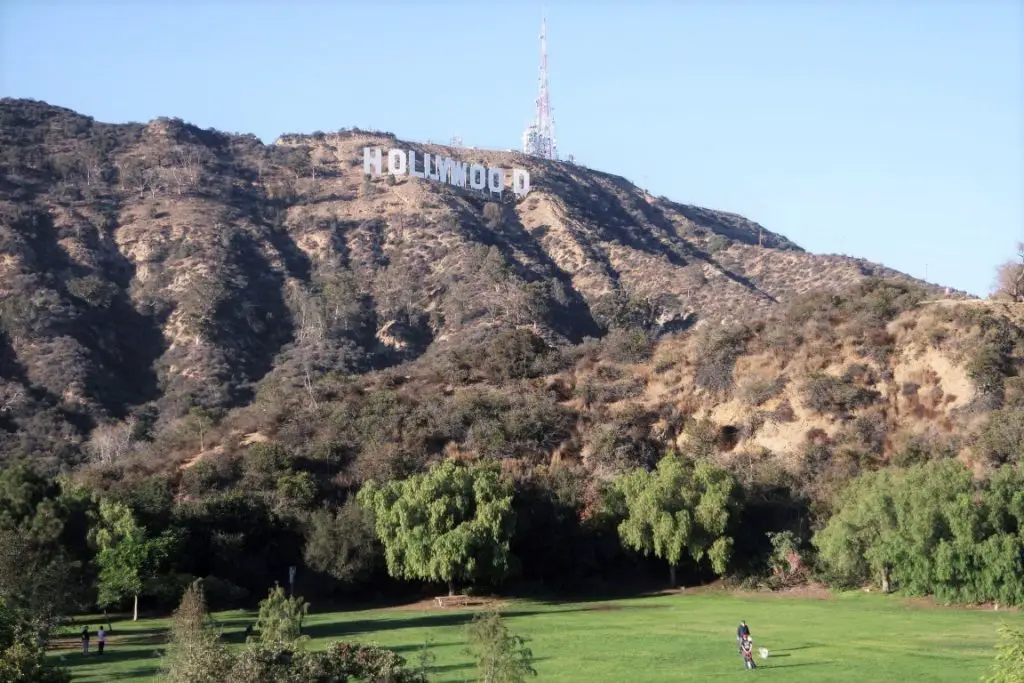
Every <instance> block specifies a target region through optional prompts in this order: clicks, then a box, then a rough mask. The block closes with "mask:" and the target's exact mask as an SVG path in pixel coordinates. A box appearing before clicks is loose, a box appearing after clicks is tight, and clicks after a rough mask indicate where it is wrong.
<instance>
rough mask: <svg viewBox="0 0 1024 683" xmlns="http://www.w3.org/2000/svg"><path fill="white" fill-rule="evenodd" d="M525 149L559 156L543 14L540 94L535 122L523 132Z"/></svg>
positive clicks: (535, 154)
mask: <svg viewBox="0 0 1024 683" xmlns="http://www.w3.org/2000/svg"><path fill="white" fill-rule="evenodd" d="M523 151H524V152H525V153H526V154H531V155H533V156H539V157H543V158H544V159H557V158H558V149H557V147H556V145H555V119H554V118H553V117H552V116H551V99H550V97H549V96H548V31H547V18H546V17H544V16H543V15H542V16H541V21H540V94H539V95H538V96H537V101H536V110H535V112H534V116H533V123H531V124H530V126H529V127H528V128H527V129H526V132H524V133H523Z"/></svg>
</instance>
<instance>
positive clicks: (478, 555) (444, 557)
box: [357, 460, 515, 595]
mask: <svg viewBox="0 0 1024 683" xmlns="http://www.w3.org/2000/svg"><path fill="white" fill-rule="evenodd" d="M357 501H358V502H359V504H360V505H361V506H362V507H363V508H364V509H366V510H370V511H372V512H373V515H374V530H375V531H376V534H377V537H378V538H379V539H380V541H381V543H382V545H383V546H384V557H385V559H386V561H387V567H388V573H389V574H390V575H391V576H392V577H394V578H404V579H422V580H426V581H440V582H444V583H446V584H447V585H448V594H449V595H453V594H454V593H455V583H456V582H473V581H477V580H479V579H482V578H490V579H495V580H500V579H501V578H503V577H504V576H505V575H506V573H507V572H508V570H509V565H510V561H511V558H512V555H511V551H510V549H509V546H510V542H511V539H512V532H513V530H514V527H515V516H514V512H513V511H512V487H511V485H510V484H509V483H508V482H505V481H503V480H502V479H501V477H500V476H499V473H498V471H497V470H496V469H495V468H494V467H491V466H478V467H466V466H463V465H458V464H456V463H455V462H453V461H451V460H446V461H445V462H443V463H441V464H439V465H436V466H434V467H433V468H431V469H430V470H429V471H427V472H425V473H423V474H417V475H414V476H411V477H409V478H407V479H403V480H395V481H389V482H387V483H386V484H383V485H380V484H377V483H376V482H372V481H371V482H369V483H367V484H366V485H365V486H364V487H363V488H362V489H361V490H360V491H359V494H358V496H357Z"/></svg>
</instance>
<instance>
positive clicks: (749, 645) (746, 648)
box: [740, 635, 757, 669]
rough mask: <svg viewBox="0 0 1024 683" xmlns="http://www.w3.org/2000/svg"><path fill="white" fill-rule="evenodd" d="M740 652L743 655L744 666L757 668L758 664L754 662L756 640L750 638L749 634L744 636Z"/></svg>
mask: <svg viewBox="0 0 1024 683" xmlns="http://www.w3.org/2000/svg"><path fill="white" fill-rule="evenodd" d="M740 653H741V654H742V655H743V668H745V669H756V668H757V664H755V663H754V641H753V640H751V639H750V636H749V635H747V636H743V644H742V645H740Z"/></svg>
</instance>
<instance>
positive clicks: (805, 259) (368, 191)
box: [0, 99, 942, 463]
mask: <svg viewBox="0 0 1024 683" xmlns="http://www.w3.org/2000/svg"><path fill="white" fill-rule="evenodd" d="M364 145H374V146H378V145H379V146H382V147H388V146H398V147H403V148H412V149H417V150H420V151H426V152H442V151H443V152H444V153H445V154H449V155H451V156H453V157H456V158H458V159H460V160H463V161H468V162H474V161H481V162H487V163H488V164H490V165H502V166H505V167H510V166H519V167H524V166H525V167H527V168H529V169H530V171H531V174H532V186H533V191H532V192H531V193H530V194H529V195H528V196H527V197H525V198H524V199H522V200H518V201H517V200H515V199H514V196H513V195H512V193H511V192H506V193H505V195H504V201H502V202H492V201H490V200H489V198H488V197H486V196H484V195H482V194H479V193H476V192H473V191H472V190H463V189H459V188H454V187H450V186H444V185H440V184H438V183H434V182H429V181H419V180H416V179H413V178H408V177H406V178H401V179H398V180H397V181H394V180H393V179H391V180H389V179H387V178H384V177H381V178H372V179H369V178H364V177H363V175H362V152H361V150H362V147H363V146H364ZM869 277H884V278H887V279H889V280H891V281H892V282H894V283H907V284H915V285H920V286H921V287H922V290H921V291H922V292H923V293H924V294H923V295H927V296H937V295H940V294H941V293H942V289H941V288H939V287H935V286H931V285H927V284H925V283H920V282H916V281H914V280H913V279H912V278H909V277H908V276H905V275H902V274H900V273H896V272H895V271H891V270H889V269H886V268H883V267H881V266H878V265H875V264H870V263H867V262H864V261H861V260H856V259H850V258H845V257H838V256H819V255H814V254H809V253H807V252H805V251H803V250H802V249H800V248H799V247H797V246H796V245H794V244H792V243H791V242H789V241H788V240H787V239H786V238H784V237H782V236H780V235H777V234H775V233H772V232H770V231H767V230H764V229H763V228H762V227H761V226H759V225H757V224H756V223H752V222H750V221H748V220H746V219H744V218H742V217H739V216H736V215H733V214H728V213H723V212H718V211H712V210H709V209H703V208H700V207H693V206H685V205H679V204H675V203H673V202H671V201H669V200H667V199H665V198H655V197H650V196H648V195H646V194H645V193H644V192H643V191H641V190H639V189H638V188H636V187H635V186H633V185H632V184H630V183H629V182H627V181H626V180H624V179H622V178H619V177H616V176H613V175H609V174H605V173H600V172H597V171H593V170H591V169H586V168H583V167H579V166H573V165H569V164H566V163H556V162H548V161H543V160H537V159H528V158H525V157H523V156H522V155H519V154H513V153H502V152H486V151H482V150H471V149H447V148H440V147H436V146H430V145H418V144H413V143H405V142H399V141H397V140H395V139H394V138H393V136H389V135H384V134H375V133H365V132H360V131H342V132H340V133H337V134H327V135H325V134H314V135H311V136H284V137H283V138H281V139H280V140H279V141H278V142H277V143H276V144H272V145H264V144H262V143H261V142H260V141H259V140H258V139H256V138H255V137H254V136H251V135H229V134H225V133H221V132H218V131H214V130H201V129H198V128H196V127H194V126H191V125H188V124H186V123H183V122H182V121H180V120H176V119H157V120H154V121H151V122H149V123H148V124H145V125H142V124H120V125H111V124H103V123H99V122H96V121H93V120H92V119H90V118H88V117H86V116H82V115H80V114H77V113H75V112H72V111H70V110H67V109H62V108H58V107H53V106H50V105H47V104H45V103H40V102H34V101H27V100H12V99H5V100H0V437H2V439H3V440H2V442H0V453H4V454H6V455H8V456H9V455H14V454H33V455H35V456H39V457H46V458H47V459H48V460H49V461H50V462H52V463H56V462H58V461H69V462H74V461H76V460H78V459H80V458H81V457H83V449H82V445H83V444H84V443H85V440H86V438H88V435H89V434H90V432H92V447H91V450H90V451H89V452H90V453H91V454H92V455H93V456H95V457H100V458H101V459H102V458H107V457H108V456H109V455H110V453H117V452H120V451H119V450H118V448H122V446H118V444H127V443H128V442H139V441H143V442H144V441H146V440H148V439H151V438H154V435H157V434H162V435H164V437H166V438H168V439H170V438H172V436H173V438H175V439H183V440H188V439H190V438H192V436H193V435H194V434H198V433H202V431H203V429H204V428H205V427H204V425H206V424H207V423H209V424H212V423H214V422H216V421H218V420H220V419H221V418H222V417H223V415H224V412H225V411H227V410H228V409H231V408H237V407H239V406H245V405H249V404H251V403H253V401H256V403H257V404H261V401H267V400H271V401H272V402H275V403H280V401H281V397H285V396H294V395H297V394H298V395H306V396H307V397H309V398H310V399H311V400H313V401H314V403H315V404H316V405H317V406H319V405H320V403H321V402H323V401H327V402H330V401H331V400H332V396H334V395H335V394H334V393H332V392H335V390H334V389H331V390H325V389H324V386H330V385H331V383H345V382H350V381H351V380H350V379H346V377H347V376H350V375H352V374H356V375H358V374H360V373H365V372H368V371H371V370H379V369H382V368H387V367H390V366H395V365H399V364H403V363H409V362H410V361H414V360H416V359H422V364H423V365H424V366H426V365H430V366H431V367H435V361H437V359H439V358H440V359H444V363H446V364H447V365H445V366H444V367H445V368H447V369H446V370H445V371H444V372H443V373H442V374H443V375H445V376H444V377H441V378H438V379H436V381H438V382H441V383H444V382H451V381H461V380H459V378H462V377H464V376H466V375H467V373H468V374H472V368H473V362H475V361H468V360H465V359H462V360H460V358H461V356H459V354H460V353H462V352H463V351H461V350H460V349H466V348H472V347H476V348H477V349H481V348H490V347H488V346H487V345H488V344H493V343H496V342H495V341H494V340H495V339H496V336H495V335H496V334H497V333H498V331H499V330H502V329H509V328H525V329H529V330H531V331H532V333H531V334H530V335H528V338H527V337H517V338H515V340H514V343H513V347H514V346H515V344H523V345H525V346H524V347H523V348H525V349H527V350H528V349H529V348H532V345H534V344H537V345H545V344H546V345H552V346H566V345H573V344H579V343H581V342H583V341H584V340H585V339H586V338H587V337H593V338H600V337H603V336H605V335H606V333H607V332H608V331H609V330H610V329H624V330H625V329H628V330H634V331H639V332H642V333H643V335H645V337H644V338H645V339H647V340H649V339H650V338H653V337H655V336H657V335H659V334H667V333H671V332H677V331H681V330H686V329H688V328H689V327H690V326H692V324H693V323H694V322H697V321H702V320H703V321H708V322H717V321H740V322H744V323H755V322H756V321H758V320H763V319H765V318H767V317H768V316H769V315H770V314H771V313H772V312H773V311H778V310H781V309H780V307H781V306H784V305H786V304H787V303H789V302H792V301H793V300H794V299H795V298H796V297H798V296H799V295H802V294H806V293H811V292H814V293H822V292H829V291H834V292H839V291H844V290H847V289H849V288H850V287H851V286H855V285H856V284H857V283H858V282H862V281H864V280H865V278H869ZM643 343H647V342H646V341H645V342H643ZM516 348H518V347H516ZM513 350H514V349H513ZM497 358H498V359H499V360H495V361H494V363H497V364H498V366H500V365H501V363H502V362H504V361H501V360H500V358H501V356H500V355H499V356H497ZM495 372H497V373H498V375H500V374H501V371H500V368H499V369H498V370H495ZM338 391H340V390H338ZM501 400H502V401H513V403H514V401H515V400H516V399H515V398H514V396H505V397H503V398H502V399H501ZM192 408H202V409H203V410H199V411H197V410H193V412H192V413H191V417H189V418H188V419H186V420H182V419H181V418H183V417H184V416H186V414H188V411H189V410H190V409H192ZM495 410H498V409H495ZM501 410H504V408H503V409H501ZM524 410H525V409H524ZM204 411H205V412H204ZM499 412H500V410H499ZM527 414H532V413H529V411H527V413H524V415H527ZM537 415H541V414H540V413H538V414H537ZM541 417H544V419H543V420H540V421H539V422H538V424H541V425H545V424H546V423H545V420H547V419H548V416H546V415H541ZM466 419H468V420H470V424H475V423H474V422H473V420H474V419H475V418H473V419H470V418H468V417H467V418H466ZM524 419H525V418H524ZM538 419H540V418H539V417H538ZM97 425H103V427H102V428H101V429H100V430H94V428H95V427H96V426H97ZM548 427H550V428H551V429H552V430H554V431H551V432H550V433H549V432H545V433H544V434H543V435H538V436H537V437H536V438H538V439H542V441H543V442H544V444H545V447H551V448H555V447H557V446H558V444H559V443H561V441H564V439H562V438H561V436H565V437H566V438H568V436H569V432H567V431H566V430H565V429H563V428H562V427H560V426H558V425H553V426H552V425H548V426H545V427H544V429H548ZM466 428H467V429H472V428H471V427H470V426H467V427H466ZM118 429H121V430H122V432H123V433H122V432H118V431H117V430H118ZM478 429H482V428H478ZM104 430H105V431H104ZM431 439H433V440H431ZM100 441H102V442H103V443H104V444H106V445H105V446H101V445H97V443H98V442H100ZM427 441H429V444H427V445H425V446H424V447H427V446H429V448H428V450H429V449H430V448H434V447H435V445H436V444H437V443H442V442H444V441H445V438H444V437H443V436H436V437H430V438H428V439H427ZM97 454H99V455H97ZM104 454H106V455H104Z"/></svg>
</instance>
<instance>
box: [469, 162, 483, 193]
mask: <svg viewBox="0 0 1024 683" xmlns="http://www.w3.org/2000/svg"><path fill="white" fill-rule="evenodd" d="M469 186H470V187H472V188H473V189H474V190H482V189H484V187H486V186H487V169H486V168H484V167H483V166H481V165H480V164H473V165H472V166H470V167H469Z"/></svg>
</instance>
